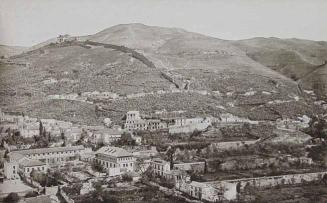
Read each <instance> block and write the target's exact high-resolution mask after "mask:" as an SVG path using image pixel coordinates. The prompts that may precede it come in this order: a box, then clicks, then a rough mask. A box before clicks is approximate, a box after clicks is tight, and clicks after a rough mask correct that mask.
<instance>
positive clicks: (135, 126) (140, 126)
mask: <svg viewBox="0 0 327 203" xmlns="http://www.w3.org/2000/svg"><path fill="white" fill-rule="evenodd" d="M212 122H213V118H212V117H204V118H202V117H198V118H185V117H170V118H167V117H165V118H163V117H153V116H142V115H141V114H140V112H139V111H129V112H127V114H126V122H125V129H126V130H127V131H129V132H133V131H144V130H148V131H157V130H168V132H169V133H170V134H177V133H191V132H193V131H195V130H198V131H203V130H205V129H207V128H208V127H209V126H210V125H211V124H212Z"/></svg>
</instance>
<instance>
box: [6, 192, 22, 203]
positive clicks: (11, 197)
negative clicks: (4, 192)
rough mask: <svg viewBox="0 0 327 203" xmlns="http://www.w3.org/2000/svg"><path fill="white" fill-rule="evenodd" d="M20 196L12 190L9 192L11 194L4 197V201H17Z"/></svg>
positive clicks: (10, 202)
mask: <svg viewBox="0 0 327 203" xmlns="http://www.w3.org/2000/svg"><path fill="white" fill-rule="evenodd" d="M19 199H20V198H19V196H18V194H17V193H15V192H12V193H9V195H8V196H7V197H5V198H4V202H8V203H16V202H18V201H19Z"/></svg>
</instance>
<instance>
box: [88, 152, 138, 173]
mask: <svg viewBox="0 0 327 203" xmlns="http://www.w3.org/2000/svg"><path fill="white" fill-rule="evenodd" d="M94 161H95V162H97V163H99V164H101V165H102V166H103V168H104V169H105V170H106V172H107V173H108V175H109V176H117V175H122V174H124V173H127V172H133V171H134V167H135V158H134V157H133V155H132V154H131V153H129V152H128V151H126V150H125V149H122V148H118V147H111V146H105V147H102V148H100V149H99V150H98V151H97V152H96V153H95V158H94Z"/></svg>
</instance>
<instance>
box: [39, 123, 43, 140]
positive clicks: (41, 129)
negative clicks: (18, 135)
mask: <svg viewBox="0 0 327 203" xmlns="http://www.w3.org/2000/svg"><path fill="white" fill-rule="evenodd" d="M39 135H40V136H42V135H43V124H42V122H41V121H40V122H39Z"/></svg>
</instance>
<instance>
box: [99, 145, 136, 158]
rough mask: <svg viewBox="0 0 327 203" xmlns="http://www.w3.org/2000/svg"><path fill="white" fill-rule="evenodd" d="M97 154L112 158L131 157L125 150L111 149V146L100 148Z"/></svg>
mask: <svg viewBox="0 0 327 203" xmlns="http://www.w3.org/2000/svg"><path fill="white" fill-rule="evenodd" d="M97 154H104V155H109V156H113V157H126V156H132V154H131V153H129V152H128V151H126V150H125V149H122V148H118V147H111V146H105V147H101V148H100V149H99V150H98V151H97Z"/></svg>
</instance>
